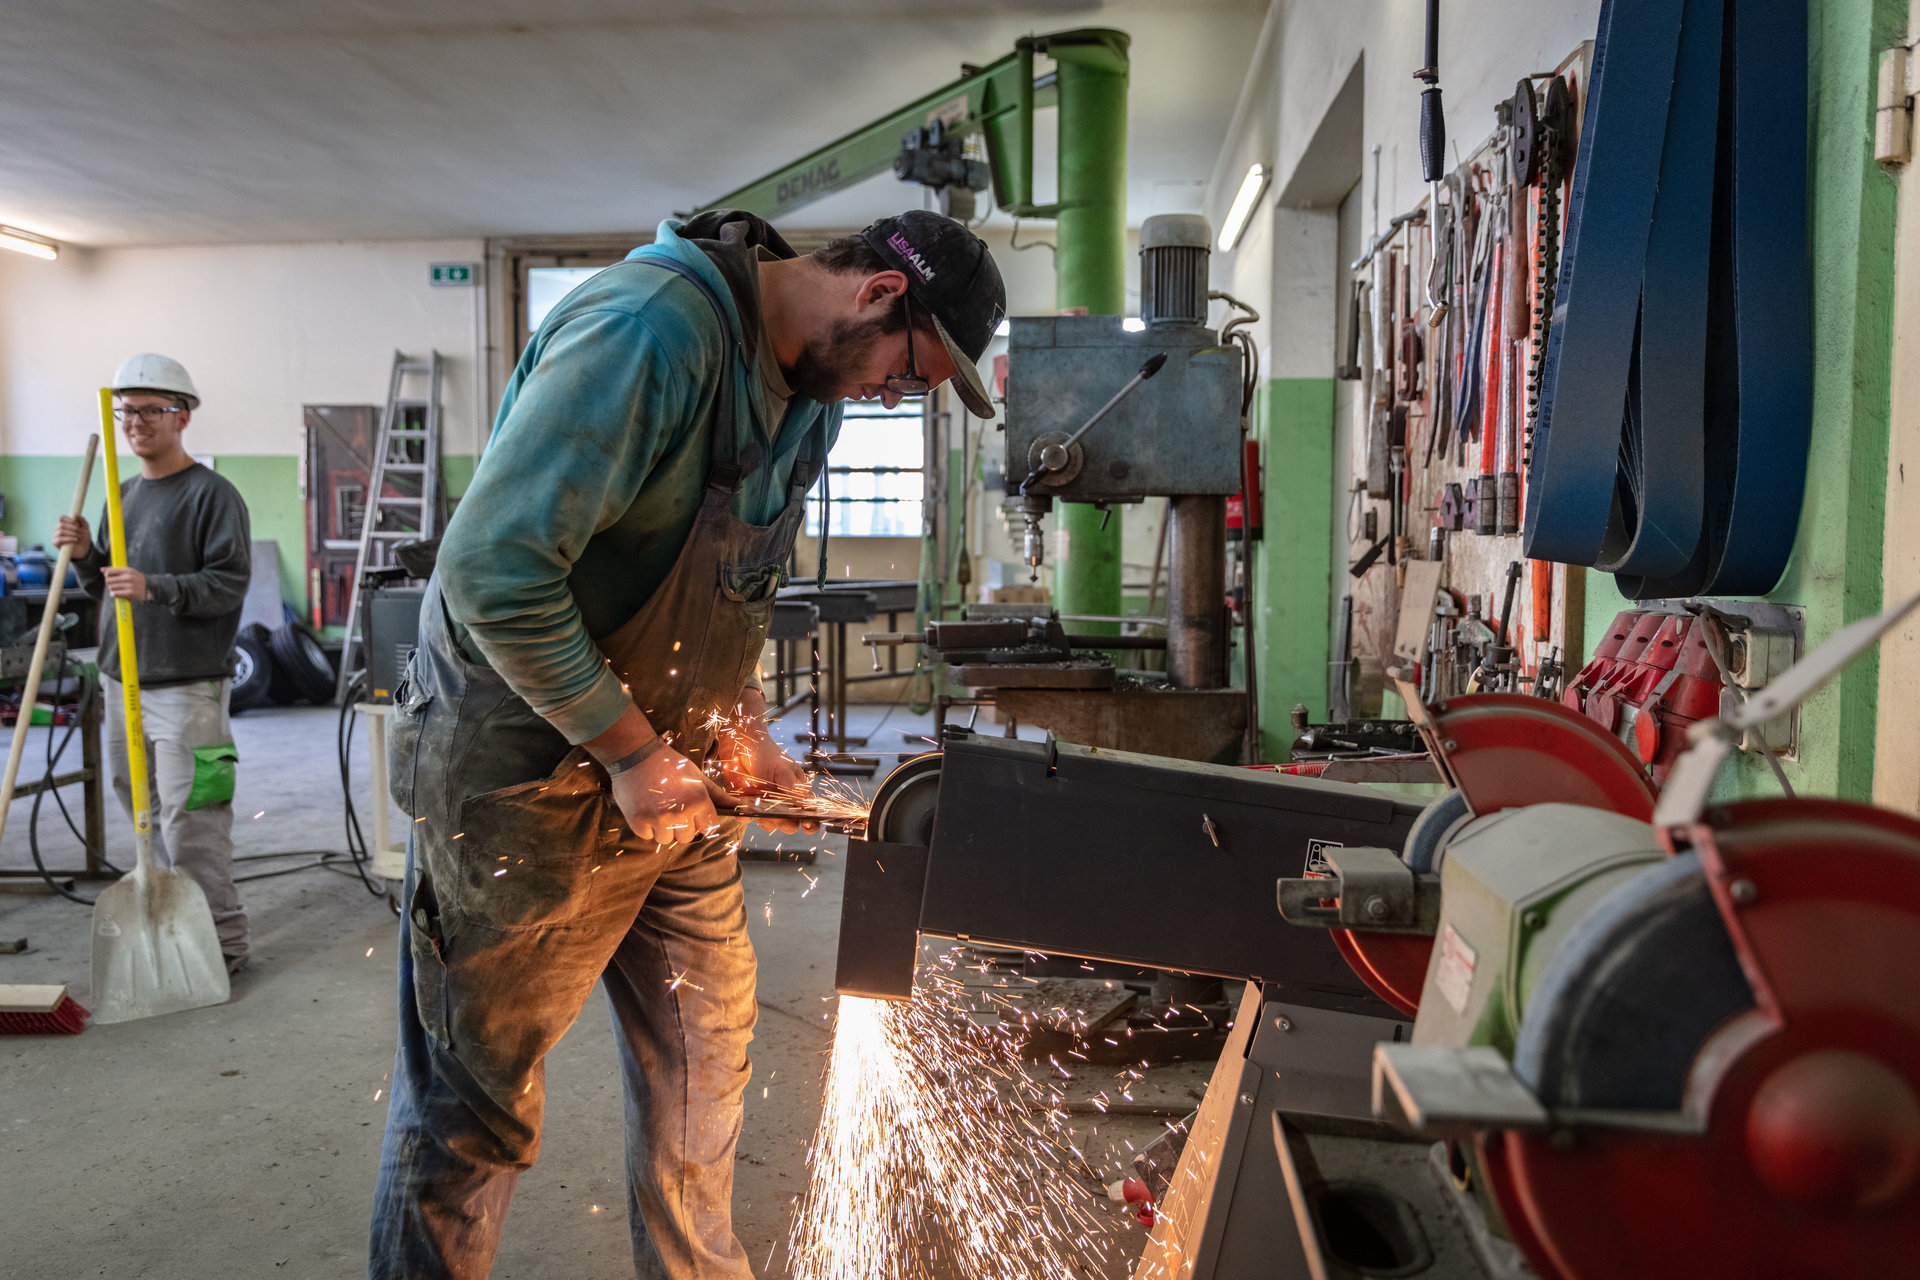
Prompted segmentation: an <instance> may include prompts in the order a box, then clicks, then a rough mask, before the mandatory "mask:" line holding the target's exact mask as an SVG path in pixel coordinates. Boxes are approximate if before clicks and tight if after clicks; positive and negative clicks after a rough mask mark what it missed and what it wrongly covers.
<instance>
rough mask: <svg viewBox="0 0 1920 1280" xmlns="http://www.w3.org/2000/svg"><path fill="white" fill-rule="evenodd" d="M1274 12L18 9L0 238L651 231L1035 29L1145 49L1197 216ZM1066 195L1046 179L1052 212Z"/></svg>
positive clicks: (716, 6)
mask: <svg viewBox="0 0 1920 1280" xmlns="http://www.w3.org/2000/svg"><path fill="white" fill-rule="evenodd" d="M1264 9H1265V4H1264V3H1263V0H1113V2H1112V3H1101V0H940V2H935V0H782V2H778V3H768V2H765V0H762V2H759V3H756V2H754V0H715V2H708V3H703V2H702V0H404V2H399V0H385V2H382V0H84V2H81V3H76V2H75V0H9V2H8V3H7V5H6V7H5V11H4V15H3V16H0V119H4V120H5V122H6V123H5V126H4V128H0V222H5V223H10V224H13V225H16V226H20V227H24V228H26V229H28V230H31V231H35V232H40V233H42V234H46V235H50V236H54V237H56V238H58V239H61V240H63V241H68V242H72V243H78V244H91V245H119V244H208V243H229V242H272V241H306V240H337V239H390V238H403V237H440V236H469V235H526V234H559V233H571V232H594V231H626V230H633V229H643V228H647V227H651V226H652V224H653V223H654V222H655V221H657V220H658V219H659V218H661V217H664V216H666V215H668V214H670V213H672V212H674V211H675V210H683V209H688V208H692V207H694V206H696V205H698V204H700V203H702V202H704V201H707V200H711V199H713V198H714V197H716V196H718V195H720V194H722V193H724V192H726V191H728V190H731V189H733V188H734V187H736V186H738V185H740V184H742V183H744V182H746V181H748V180H750V179H753V178H755V177H758V176H759V175H760V174H762V173H764V172H766V171H767V170H769V169H772V168H773V167H775V166H776V165H779V164H782V163H784V162H786V161H788V160H792V159H794V158H796V157H798V156H800V155H802V154H804V153H805V152H807V151H809V150H811V149H813V148H814V147H817V146H819V145H821V144H822V143H824V142H826V141H829V140H830V139H832V138H834V137H837V136H838V135H840V134H842V133H844V132H846V131H848V130H850V129H852V128H855V127H857V126H859V125H861V124H864V123H866V122H867V121H868V120H871V119H873V118H875V117H877V116H880V115H882V114H884V113H885V112H887V111H890V110H891V109H893V108H895V107H898V106H901V105H903V104H905V103H906V102H908V101H911V100H912V99H914V98H916V97H919V96H920V95H922V94H924V93H926V92H928V91H930V90H932V89H934V88H937V87H938V86H939V85H941V84H944V83H946V82H948V81H950V80H952V79H953V78H955V77H956V76H957V75H958V73H959V64H960V63H961V62H963V61H965V62H973V63H985V62H989V61H992V60H993V59H995V58H997V57H999V56H1000V55H1002V54H1004V53H1006V52H1008V51H1009V50H1010V49H1011V48H1012V47H1013V41H1014V40H1015V38H1017V37H1018V36H1021V35H1025V34H1029V33H1045V32H1049V31H1059V30H1066V29H1070V28H1074V27H1084V26H1110V27H1117V28H1120V29H1121V30H1124V31H1127V32H1129V33H1131V35H1132V36H1133V74H1132V89H1131V98H1130V104H1129V115H1130V121H1131V123H1130V130H1129V140H1130V142H1129V145H1130V151H1129V158H1128V164H1129V173H1128V201H1129V209H1128V215H1129V221H1130V222H1132V223H1138V221H1139V220H1140V219H1141V218H1143V217H1145V216H1147V215H1148V214H1152V213H1157V212H1166V211H1173V210H1180V209H1190V208H1195V207H1197V203H1198V199H1199V194H1200V189H1201V185H1202V184H1203V183H1204V181H1205V179H1206V177H1207V174H1208V171H1209V170H1210V168H1211V167H1212V164H1213V160H1214V157H1215V154H1216V151H1217V150H1218V147H1219V144H1220V139H1221V137H1222V135H1223V134H1224V132H1225V129H1226V125H1227V119H1228V117H1229V115H1230V114H1231V113H1232V110H1233V104H1234V99H1235V97H1236V95H1237V94H1238V92H1239V88H1240V84H1241V80H1242V78H1243V76H1244V73H1245V71H1246V64H1247V59H1248V56H1249V52H1250V50H1251V48H1252V45H1253V42H1254V37H1255V35H1256V34H1257V32H1258V29H1259V24H1260V18H1261V15H1262V12H1263V11H1264ZM1051 114H1052V113H1048V115H1049V116H1050V115H1051ZM1049 127H1050V124H1049V123H1048V122H1047V121H1046V120H1044V119H1043V121H1042V123H1041V129H1042V130H1043V131H1044V130H1045V129H1047V128H1049ZM1050 157H1051V148H1050V147H1048V148H1046V150H1045V152H1044V154H1043V157H1042V158H1043V159H1044V160H1046V161H1047V162H1048V163H1049V164H1050ZM1050 189H1051V181H1050V179H1042V180H1041V191H1040V194H1041V195H1042V196H1044V195H1045V194H1046V193H1047V192H1048V191H1050ZM918 203H920V195H919V192H918V189H912V190H908V189H904V188H902V187H901V185H900V184H899V183H897V182H895V181H894V180H893V179H892V177H891V176H883V177H881V178H877V179H873V180H870V181H869V182H867V183H864V184H862V185H861V186H860V187H858V188H856V189H854V190H851V191H848V192H845V193H842V194H841V195H839V196H836V197H833V198H831V199H829V200H825V201H822V202H820V203H819V204H816V205H814V206H812V207H810V208H809V209H807V210H806V211H804V212H803V213H801V214H800V215H798V216H797V217H794V218H791V219H789V220H788V221H789V222H790V223H791V224H792V225H796V226H847V225H858V224H860V223H862V222H865V221H867V220H869V219H870V218H872V217H876V216H878V215H880V214H882V213H887V212H895V211H897V210H898V209H899V208H901V207H902V206H906V205H917V204H918Z"/></svg>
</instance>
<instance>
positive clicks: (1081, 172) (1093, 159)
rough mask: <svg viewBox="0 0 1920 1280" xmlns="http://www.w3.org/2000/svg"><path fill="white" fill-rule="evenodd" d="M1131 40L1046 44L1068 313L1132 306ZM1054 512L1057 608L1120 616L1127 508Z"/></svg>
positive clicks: (1095, 37)
mask: <svg viewBox="0 0 1920 1280" xmlns="http://www.w3.org/2000/svg"><path fill="white" fill-rule="evenodd" d="M1128 43H1129V38H1128V36H1127V35H1126V33H1125V32H1121V31H1106V30H1091V31H1075V32H1069V33H1067V34H1065V35H1060V36H1052V37H1049V38H1048V39H1047V41H1046V49H1045V52H1046V53H1047V54H1048V55H1049V56H1051V57H1052V58H1053V60H1054V63H1055V65H1056V66H1057V67H1058V69H1059V93H1060V170H1059V173H1060V188H1059V201H1060V205H1059V215H1058V235H1057V237H1056V238H1057V243H1058V247H1057V249H1056V250H1055V252H1054V270H1055V273H1056V283H1055V290H1056V295H1055V296H1056V300H1057V301H1056V305H1057V306H1058V307H1059V308H1060V309H1061V310H1062V311H1067V310H1071V309H1073V308H1077V307H1084V308H1085V309H1086V312H1087V314H1088V315H1096V316H1117V315H1124V314H1125V313H1126V291H1127V284H1126V280H1127V262H1126V253H1127V250H1126V244H1127V185H1126V183H1127V45H1128ZM1055 519H1056V520H1057V521H1058V527H1059V528H1061V529H1063V530H1065V531H1066V534H1067V543H1068V549H1067V557H1066V559H1065V560H1064V561H1062V562H1059V563H1056V564H1055V566H1054V574H1053V600H1054V604H1055V606H1056V607H1057V608H1058V609H1059V610H1060V612H1062V613H1070V614H1118V613H1119V612H1120V519H1121V516H1120V511H1119V509H1118V508H1116V509H1115V510H1114V514H1113V518H1112V519H1111V520H1110V521H1108V522H1107V527H1106V528H1105V529H1102V528H1101V527H1100V525H1101V520H1102V513H1101V512H1100V511H1098V510H1096V509H1095V508H1093V507H1091V506H1088V505H1087V504H1085V503H1079V502H1064V503H1060V504H1058V505H1057V506H1056V507H1055ZM1083 629H1084V630H1088V631H1094V630H1095V629H1094V628H1093V627H1092V626H1088V627H1085V628H1083ZM1114 629H1115V630H1117V628H1114ZM1102 630H1104V629H1102ZM1096 634H1099V632H1096Z"/></svg>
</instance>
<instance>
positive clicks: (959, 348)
mask: <svg viewBox="0 0 1920 1280" xmlns="http://www.w3.org/2000/svg"><path fill="white" fill-rule="evenodd" d="M860 235H861V238H862V239H864V240H865V241H866V242H867V243H868V244H869V245H871V246H873V251H874V252H875V253H877V254H879V255H880V257H881V258H882V259H884V260H885V261H886V262H887V264H888V265H889V266H891V267H893V268H894V270H896V271H899V272H901V273H902V274H903V275H905V276H906V277H907V293H908V294H909V295H910V296H911V297H912V298H913V300H914V301H915V302H916V303H918V304H919V305H920V307H921V308H922V309H923V310H924V311H926V313H927V314H928V315H929V316H931V317H932V318H933V328H934V331H935V332H936V333H938V334H939V335H940V341H941V342H943V343H945V344H946V348H947V355H948V356H949V357H951V358H952V360H953V367H954V370H955V372H954V379H953V387H954V390H955V391H957V392H959V394H960V399H961V400H962V401H963V402H964V403H965V404H966V406H967V408H968V410H970V411H971V412H972V413H973V415H974V416H975V417H977V418H991V417H993V401H992V400H990V399H988V398H987V384H986V383H985V382H983V381H982V380H981V378H980V368H979V361H980V357H981V356H982V355H983V354H985V352H986V350H987V343H989V342H991V341H993V331H994V330H995V329H997V328H999V327H1000V321H1001V320H1002V319H1003V318H1004V317H1005V316H1006V314H1007V286H1006V285H1005V284H1004V283H1002V282H1001V279H1000V268H999V267H997V266H995V265H994V261H993V255H992V254H991V253H988V252H987V245H986V242H985V241H984V240H982V239H981V238H980V237H979V236H976V235H975V234H973V232H971V231H969V230H967V229H966V227H965V226H964V225H962V224H961V223H958V222H955V221H954V220H953V219H952V218H949V217H946V216H945V215H943V214H938V213H929V212H926V211H924V210H920V209H913V210H910V211H908V212H906V213H903V214H901V215H899V216H898V217H894V218H882V219H880V221H878V222H876V223H874V224H873V225H872V226H870V227H868V228H867V229H866V230H865V231H862V232H861V233H860Z"/></svg>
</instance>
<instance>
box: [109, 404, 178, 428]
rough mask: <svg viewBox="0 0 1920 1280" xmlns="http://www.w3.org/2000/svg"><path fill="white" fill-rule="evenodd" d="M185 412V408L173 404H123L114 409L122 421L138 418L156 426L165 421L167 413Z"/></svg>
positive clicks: (114, 413) (115, 415)
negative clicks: (136, 405) (135, 405)
mask: <svg viewBox="0 0 1920 1280" xmlns="http://www.w3.org/2000/svg"><path fill="white" fill-rule="evenodd" d="M185 412H186V410H185V409H182V408H181V407H180V406H179V405H173V404H150V405H142V406H140V407H139V408H135V407H134V406H133V405H130V404H123V405H121V406H120V407H119V408H118V409H115V410H114V411H113V416H114V417H116V418H118V419H120V421H122V422H132V421H134V420H135V419H136V418H138V419H141V420H143V421H145V422H146V423H147V424H148V425H149V426H154V425H157V424H159V423H162V422H165V421H166V420H167V415H168V414H170V413H185Z"/></svg>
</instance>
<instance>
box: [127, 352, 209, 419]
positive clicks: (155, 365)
mask: <svg viewBox="0 0 1920 1280" xmlns="http://www.w3.org/2000/svg"><path fill="white" fill-rule="evenodd" d="M112 387H113V390H115V391H164V392H167V393H168V394H170V395H176V396H179V397H181V398H182V399H183V400H185V401H186V402H187V408H189V409H198V408H199V407H200V393H199V392H198V391H195V390H194V389H193V379H192V378H189V377H188V376H187V369H186V366H185V365H183V364H181V363H180V362H179V361H178V360H175V359H173V358H172V357H170V356H162V355H155V354H154V353H153V352H151V351H143V352H141V353H140V354H139V355H137V356H128V357H127V358H126V359H125V360H122V361H121V362H120V367H119V368H118V369H115V370H114V371H113V383H112Z"/></svg>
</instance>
